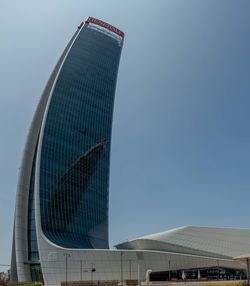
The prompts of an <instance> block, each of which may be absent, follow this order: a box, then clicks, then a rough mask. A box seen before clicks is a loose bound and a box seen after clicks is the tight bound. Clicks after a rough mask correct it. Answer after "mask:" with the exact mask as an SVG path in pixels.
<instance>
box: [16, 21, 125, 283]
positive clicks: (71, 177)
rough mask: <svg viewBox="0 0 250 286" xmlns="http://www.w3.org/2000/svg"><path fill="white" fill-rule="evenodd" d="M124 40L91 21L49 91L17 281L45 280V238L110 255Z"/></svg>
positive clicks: (25, 207) (32, 162) (28, 159)
mask: <svg viewBox="0 0 250 286" xmlns="http://www.w3.org/2000/svg"><path fill="white" fill-rule="evenodd" d="M123 38H124V33H123V32H122V31H120V30H119V29H117V28H115V27H113V26H111V25H109V24H107V23H105V22H103V21H100V20H98V19H95V18H92V17H89V18H88V19H87V21H86V22H85V23H81V24H80V25H79V27H78V29H77V31H76V32H75V33H74V35H73V37H72V39H71V40H70V42H69V44H68V45H67V47H66V48H65V50H64V52H63V54H62V56H61V58H60V59H59V61H58V63H57V65H56V67H55V69H54V71H53V72H52V75H51V77H50V79H49V81H48V83H47V85H46V87H45V90H44V92H43V94H42V97H41V100H40V102H39V105H38V107H37V110H36V112H35V115H34V118H33V121H32V124H31V128H30V131H29V135H28V138H27V141H26V145H25V150H24V155H23V160H22V165H21V170H20V175H19V182H18V186H17V197H16V210H15V222H14V235H13V251H12V268H11V269H12V280H15V281H17V280H18V281H30V280H43V278H42V272H43V271H42V267H41V266H42V265H41V263H40V261H41V259H40V256H41V255H40V252H41V245H40V242H39V241H40V240H39V238H40V236H43V237H44V238H46V240H47V241H48V242H49V243H52V244H54V245H57V246H58V247H65V248H72V249H100V248H101V249H108V248H109V244H108V198H109V196H108V189H109V166H110V164H109V161H110V144H111V129H112V116H113V106H114V95H115V87H116V78H117V72H118V66H119V60H120V54H121V50H122V45H123Z"/></svg>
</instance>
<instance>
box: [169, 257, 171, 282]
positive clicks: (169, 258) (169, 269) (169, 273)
mask: <svg viewBox="0 0 250 286" xmlns="http://www.w3.org/2000/svg"><path fill="white" fill-rule="evenodd" d="M170 279H171V273H170V257H169V261H168V280H169V281H170Z"/></svg>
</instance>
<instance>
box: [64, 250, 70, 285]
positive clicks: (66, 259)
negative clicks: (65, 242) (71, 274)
mask: <svg viewBox="0 0 250 286" xmlns="http://www.w3.org/2000/svg"><path fill="white" fill-rule="evenodd" d="M63 256H65V278H66V279H65V282H66V286H68V257H70V254H69V253H64V254H63Z"/></svg>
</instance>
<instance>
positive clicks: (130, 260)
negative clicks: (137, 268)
mask: <svg viewBox="0 0 250 286" xmlns="http://www.w3.org/2000/svg"><path fill="white" fill-rule="evenodd" d="M131 262H132V259H129V280H131Z"/></svg>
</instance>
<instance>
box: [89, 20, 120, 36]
mask: <svg viewBox="0 0 250 286" xmlns="http://www.w3.org/2000/svg"><path fill="white" fill-rule="evenodd" d="M86 22H89V23H92V24H96V25H99V26H101V27H103V28H106V29H108V30H109V31H111V32H113V33H115V34H117V35H119V36H121V37H124V33H123V32H122V31H121V30H119V29H117V28H116V27H114V26H112V25H110V24H108V23H106V22H103V21H101V20H98V19H96V18H93V17H88V19H87V21H86Z"/></svg>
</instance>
